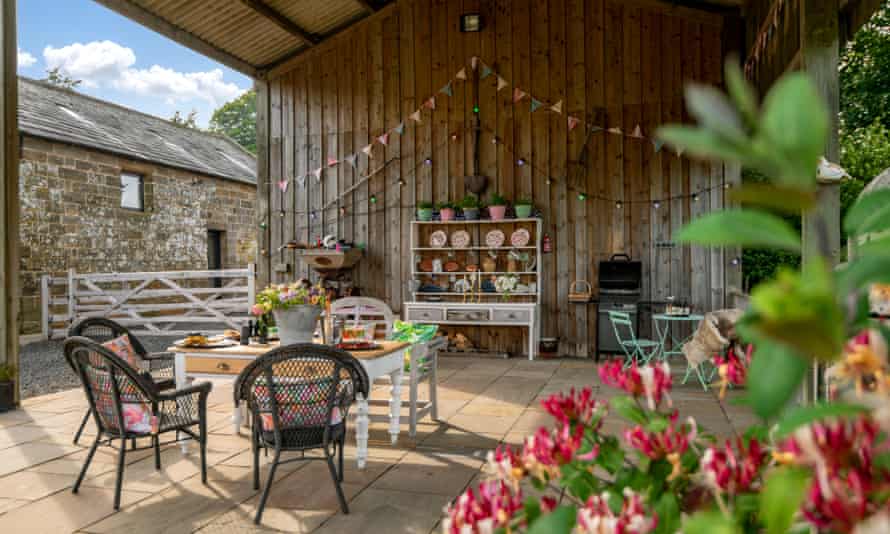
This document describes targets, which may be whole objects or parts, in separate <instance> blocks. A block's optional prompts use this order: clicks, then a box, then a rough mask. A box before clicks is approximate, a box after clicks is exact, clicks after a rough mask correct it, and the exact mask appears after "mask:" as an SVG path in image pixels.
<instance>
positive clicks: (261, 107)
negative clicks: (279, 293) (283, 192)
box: [254, 80, 296, 287]
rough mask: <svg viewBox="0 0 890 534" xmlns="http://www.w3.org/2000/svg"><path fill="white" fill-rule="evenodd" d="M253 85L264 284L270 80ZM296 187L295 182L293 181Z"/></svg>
mask: <svg viewBox="0 0 890 534" xmlns="http://www.w3.org/2000/svg"><path fill="white" fill-rule="evenodd" d="M254 87H255V89H256V112H257V115H256V184H257V188H256V194H257V204H256V205H257V217H258V218H259V220H258V221H257V227H258V228H257V240H256V242H257V251H256V264H257V281H258V282H259V285H260V287H266V285H268V284H269V280H271V279H272V278H271V272H272V270H271V269H272V264H271V261H272V259H271V258H272V251H271V250H270V247H271V243H272V241H271V239H270V237H271V236H270V232H271V215H272V214H271V213H270V212H269V210H270V209H271V204H270V203H269V185H270V184H269V182H270V180H271V178H270V176H269V157H270V154H269V150H270V144H269V83H268V82H266V81H264V80H256V81H255V82H254ZM294 187H296V184H295V185H294Z"/></svg>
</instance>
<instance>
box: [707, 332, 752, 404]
mask: <svg viewBox="0 0 890 534" xmlns="http://www.w3.org/2000/svg"><path fill="white" fill-rule="evenodd" d="M753 350H754V346H753V345H748V347H747V348H746V349H745V359H744V361H743V360H742V358H741V357H739V355H738V353H737V352H736V350H735V347H732V348H730V349H729V351H728V352H727V353H726V355H725V356H721V355H719V354H717V355H715V356H714V365H715V366H716V367H717V374H718V376H720V398H721V399H723V398H724V397H726V390H727V388H728V387H729V385H730V384H732V385H733V386H741V385H742V384H744V383H745V380H746V379H747V377H748V365H749V364H750V363H751V353H752V352H753Z"/></svg>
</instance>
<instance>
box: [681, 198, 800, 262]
mask: <svg viewBox="0 0 890 534" xmlns="http://www.w3.org/2000/svg"><path fill="white" fill-rule="evenodd" d="M677 240H678V241H683V242H687V243H694V244H697V245H707V246H727V245H741V246H746V247H768V248H779V249H785V250H790V251H792V252H798V253H799V252H800V235H798V233H797V232H796V231H795V230H794V228H792V227H791V225H790V224H788V223H787V222H785V221H784V220H782V219H781V218H779V217H777V216H775V215H772V214H770V213H765V212H762V211H754V210H738V209H736V210H726V211H719V212H711V213H708V214H706V215H704V216H702V217H699V218H698V219H695V220H693V221H692V222H690V223H689V224H687V225H686V226H684V227H683V228H682V229H681V230H680V233H679V234H678V235H677Z"/></svg>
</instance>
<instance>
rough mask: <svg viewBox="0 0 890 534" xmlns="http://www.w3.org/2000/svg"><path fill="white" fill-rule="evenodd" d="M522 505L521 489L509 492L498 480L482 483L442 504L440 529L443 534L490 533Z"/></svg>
mask: <svg viewBox="0 0 890 534" xmlns="http://www.w3.org/2000/svg"><path fill="white" fill-rule="evenodd" d="M520 508H522V492H521V491H516V492H514V491H512V490H511V489H510V488H509V487H508V486H507V485H506V484H505V483H504V482H502V481H500V480H489V481H485V482H482V483H481V484H479V486H478V487H477V488H476V491H475V492H474V491H473V489H472V488H470V489H467V491H466V492H464V493H463V494H462V495H461V496H460V497H458V498H457V500H456V501H455V502H453V503H452V504H450V505H448V506H447V507H445V517H444V518H443V519H442V532H443V533H445V534H493V533H494V532H495V531H496V530H497V529H499V528H503V527H505V526H506V525H508V524H509V522H510V520H511V519H512V518H513V515H514V514H515V513H516V511H518V510H519V509H520Z"/></svg>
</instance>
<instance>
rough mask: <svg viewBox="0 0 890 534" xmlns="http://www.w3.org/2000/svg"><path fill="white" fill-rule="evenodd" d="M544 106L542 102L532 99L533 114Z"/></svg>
mask: <svg viewBox="0 0 890 534" xmlns="http://www.w3.org/2000/svg"><path fill="white" fill-rule="evenodd" d="M543 105H544V103H543V102H541V101H540V100H538V99H537V98H534V97H532V105H531V109H532V113H534V112H535V111H537V110H538V108H540V107H541V106H543Z"/></svg>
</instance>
